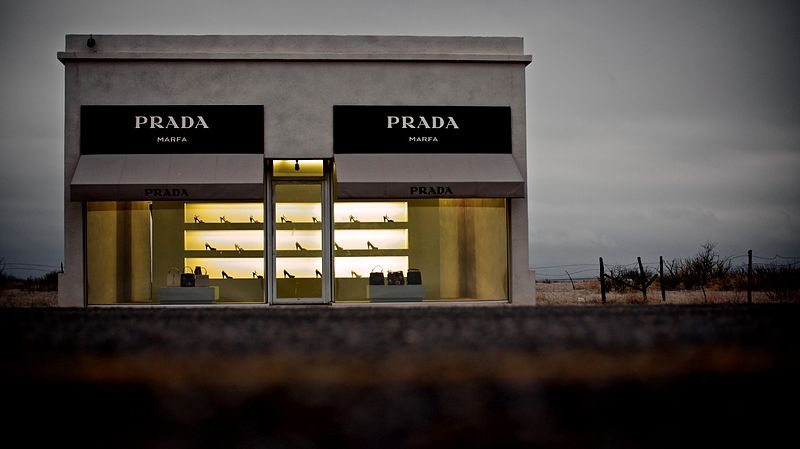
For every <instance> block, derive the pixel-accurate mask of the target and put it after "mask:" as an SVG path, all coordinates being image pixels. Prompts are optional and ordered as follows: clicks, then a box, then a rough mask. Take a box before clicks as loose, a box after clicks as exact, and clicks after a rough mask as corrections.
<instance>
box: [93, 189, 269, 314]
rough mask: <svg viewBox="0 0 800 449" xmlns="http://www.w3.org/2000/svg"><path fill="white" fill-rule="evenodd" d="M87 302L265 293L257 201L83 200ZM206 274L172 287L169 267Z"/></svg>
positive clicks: (254, 298)
mask: <svg viewBox="0 0 800 449" xmlns="http://www.w3.org/2000/svg"><path fill="white" fill-rule="evenodd" d="M86 215H87V234H86V235H87V237H86V247H87V254H86V259H87V263H86V265H87V284H88V287H87V290H88V303H89V304H90V305H98V304H130V303H182V302H185V303H196V302H201V303H226V302H228V303H230V302H234V303H235V302H246V303H253V302H263V301H264V205H263V203H238V202H224V203H222V202H221V203H184V202H172V201H161V202H146V201H137V202H89V203H87V214H86ZM195 270H197V271H199V272H200V274H202V275H204V276H207V278H206V279H203V280H201V281H198V285H196V289H195V290H191V291H190V290H188V289H187V288H186V287H180V288H179V289H178V290H171V289H174V288H175V287H176V286H175V285H174V281H175V277H176V276H175V273H176V272H178V273H177V274H178V277H179V274H180V273H183V272H187V273H188V272H191V273H194V272H195Z"/></svg>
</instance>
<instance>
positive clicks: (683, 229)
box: [0, 0, 800, 266]
mask: <svg viewBox="0 0 800 449" xmlns="http://www.w3.org/2000/svg"><path fill="white" fill-rule="evenodd" d="M67 33H96V34H100V33H119V34H124V33H133V34H159V33H160V34H416V35H425V34H431V35H438V34H441V35H505V36H509V35H513V36H522V37H524V38H525V45H526V50H527V52H528V53H531V54H533V56H534V63H533V64H531V65H530V66H529V67H528V68H527V69H526V70H527V86H526V88H527V92H528V94H527V96H528V98H527V105H528V110H527V116H528V150H529V166H530V179H529V187H530V191H531V199H530V203H531V220H532V228H531V235H532V236H533V240H532V241H533V243H532V246H533V251H532V253H531V265H532V266H549V265H558V264H578V263H596V261H597V257H599V256H604V257H605V258H607V259H616V260H618V261H619V262H620V263H630V262H632V261H635V256H637V255H641V256H643V257H645V258H646V259H647V258H649V259H657V257H658V255H664V256H665V257H683V256H688V255H691V254H694V253H695V252H696V251H697V249H698V248H699V246H700V245H701V244H703V243H704V242H705V241H707V240H710V241H716V242H719V249H720V251H722V252H725V253H728V254H731V255H732V254H739V253H741V252H744V251H746V250H747V249H749V248H752V249H753V250H754V252H756V254H760V255H765V256H767V255H770V256H771V255H773V254H776V253H778V254H784V255H787V254H788V255H800V238H798V236H800V224H799V223H800V217H798V213H799V211H798V207H797V206H798V204H800V194H799V193H798V192H799V191H800V189H797V187H796V185H797V182H796V174H797V173H800V126H798V125H800V101H798V100H799V99H800V46H798V45H797V42H799V41H800V4H798V3H797V2H794V1H769V0H767V1H758V2H755V1H747V0H733V1H731V0H714V1H696V0H692V1H689V0H678V1H671V2H664V1H661V0H644V1H627V0H609V1H574V2H564V1H549V0H540V1H522V0H517V1H512V0H498V1H492V2H488V1H478V0H472V1H456V0H441V1H421V0H420V1H403V2H397V1H388V0H387V1H366V0H350V1H346V0H345V1H337V2H325V1H306V0H280V1H269V2H263V1H256V0H250V1H228V2H219V1H210V0H200V1H188V0H183V1H182V0H177V1H164V0H159V1H156V0H142V1H136V2H130V1H114V0H106V1H101V0H84V1H78V0H72V1H70V0H67V1H63V2H53V1H43V0H26V1H21V0H11V1H6V2H2V3H0V58H2V60H3V61H4V64H3V65H2V66H0V77H2V78H1V79H2V83H1V84H0V101H1V102H2V106H0V153H2V156H3V159H4V164H3V165H2V167H0V175H1V176H2V178H0V188H1V189H2V192H3V194H2V196H0V206H1V207H2V208H3V217H2V218H1V219H0V236H2V237H0V257H6V258H7V259H9V258H12V257H13V258H14V259H15V260H16V261H21V262H29V261H37V262H38V261H42V260H46V261H47V263H52V264H57V263H58V262H60V260H61V257H63V249H62V246H63V243H62V242H63V237H62V236H61V232H62V231H61V224H60V221H61V220H62V219H63V218H62V216H63V211H62V208H63V205H62V204H61V196H62V191H61V190H62V187H61V186H62V182H63V174H62V164H63V145H62V142H61V139H62V135H63V110H64V108H63V95H64V86H63V66H61V64H60V63H59V62H58V61H57V60H56V58H55V53H56V52H57V51H59V50H61V49H63V42H64V35H65V34H67ZM54 223H55V225H54Z"/></svg>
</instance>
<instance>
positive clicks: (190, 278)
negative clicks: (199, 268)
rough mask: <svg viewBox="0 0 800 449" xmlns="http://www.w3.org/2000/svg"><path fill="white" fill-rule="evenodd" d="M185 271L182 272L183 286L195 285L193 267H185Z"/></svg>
mask: <svg viewBox="0 0 800 449" xmlns="http://www.w3.org/2000/svg"><path fill="white" fill-rule="evenodd" d="M187 268H189V272H188V273H187V272H186V269H187ZM183 271H184V272H183V273H181V287H194V273H192V269H191V268H190V267H183Z"/></svg>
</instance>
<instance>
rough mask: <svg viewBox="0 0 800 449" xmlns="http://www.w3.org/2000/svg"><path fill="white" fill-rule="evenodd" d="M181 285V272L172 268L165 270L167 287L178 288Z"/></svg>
mask: <svg viewBox="0 0 800 449" xmlns="http://www.w3.org/2000/svg"><path fill="white" fill-rule="evenodd" d="M180 285H181V270H179V269H177V268H175V267H172V268H170V269H169V270H167V287H178V286H180Z"/></svg>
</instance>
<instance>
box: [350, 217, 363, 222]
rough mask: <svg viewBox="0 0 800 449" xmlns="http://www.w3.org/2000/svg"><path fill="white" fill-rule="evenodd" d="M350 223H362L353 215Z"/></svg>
mask: <svg viewBox="0 0 800 449" xmlns="http://www.w3.org/2000/svg"><path fill="white" fill-rule="evenodd" d="M350 221H351V222H352V223H361V222H360V221H358V220H356V217H354V216H352V215H351V216H350Z"/></svg>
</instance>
